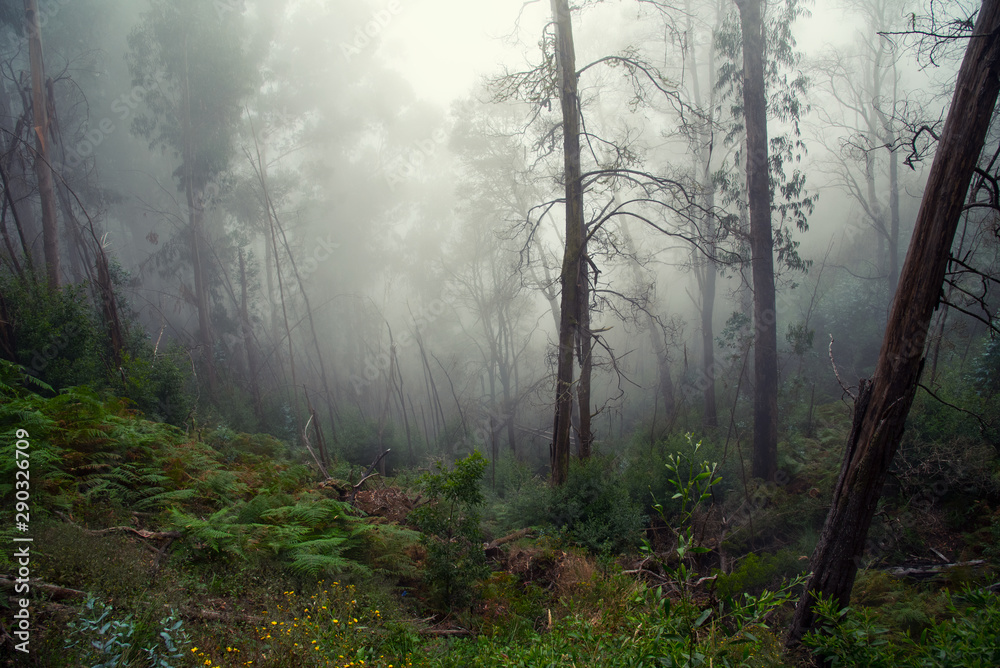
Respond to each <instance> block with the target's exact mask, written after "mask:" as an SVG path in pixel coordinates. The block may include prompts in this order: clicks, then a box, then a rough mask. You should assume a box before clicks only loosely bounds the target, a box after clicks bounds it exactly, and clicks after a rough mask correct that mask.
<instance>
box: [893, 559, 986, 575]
mask: <svg viewBox="0 0 1000 668" xmlns="http://www.w3.org/2000/svg"><path fill="white" fill-rule="evenodd" d="M985 563H986V562H985V561H984V560H982V559H973V560H972V561H959V562H957V563H954V564H941V565H939V566H914V567H912V568H907V567H905V566H900V567H897V568H887V569H885V572H886V573H888V574H889V575H892V576H893V577H897V578H916V579H923V578H931V577H934V576H935V575H940V574H941V573H944V572H946V571H949V570H951V569H952V568H961V567H963V566H982V565H983V564H985Z"/></svg>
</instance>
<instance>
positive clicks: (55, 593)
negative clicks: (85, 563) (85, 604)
mask: <svg viewBox="0 0 1000 668" xmlns="http://www.w3.org/2000/svg"><path fill="white" fill-rule="evenodd" d="M17 584H18V583H17V582H16V581H15V580H14V578H13V576H10V575H0V588H3V589H10V590H13V589H14V587H15V586H16V585H17ZM28 586H29V587H30V588H31V589H34V590H35V591H42V592H45V593H46V594H48V595H49V596H51V597H52V599H53V600H56V601H61V600H64V599H67V598H86V597H87V592H85V591H80V590H79V589H70V588H69V587H60V586H59V585H53V584H48V583H45V582H39V581H38V580H35V579H29V580H28Z"/></svg>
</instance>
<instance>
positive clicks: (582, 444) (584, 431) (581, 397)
mask: <svg viewBox="0 0 1000 668" xmlns="http://www.w3.org/2000/svg"><path fill="white" fill-rule="evenodd" d="M581 211H582V207H581ZM580 237H581V239H582V241H581V248H580V252H581V254H582V255H583V258H582V259H581V261H580V279H579V281H580V282H579V286H580V297H579V300H578V302H577V308H578V309H579V317H578V319H577V322H578V323H579V324H578V326H577V328H576V339H577V357H578V358H579V361H580V382H579V383H577V387H576V403H577V407H578V408H579V409H580V431H579V433H578V434H577V442H578V446H579V451H578V454H579V456H580V459H587V458H589V457H590V449H591V446H592V445H593V444H594V432H593V429H592V428H591V426H590V421H591V418H592V417H593V415H592V414H591V412H590V378H591V375H592V374H593V370H594V360H593V351H594V340H593V338H591V334H590V278H589V271H588V269H589V263H588V262H587V257H586V255H587V230H586V229H581V231H580Z"/></svg>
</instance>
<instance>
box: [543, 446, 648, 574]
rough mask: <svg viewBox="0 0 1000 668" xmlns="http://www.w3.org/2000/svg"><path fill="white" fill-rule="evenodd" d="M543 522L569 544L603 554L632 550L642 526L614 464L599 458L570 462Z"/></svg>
mask: <svg viewBox="0 0 1000 668" xmlns="http://www.w3.org/2000/svg"><path fill="white" fill-rule="evenodd" d="M545 519H546V520H547V521H548V522H549V523H551V524H552V525H553V526H555V527H557V528H559V529H561V530H562V531H563V532H564V534H565V536H566V538H567V539H569V540H570V541H571V542H573V543H575V544H577V545H580V546H582V547H585V548H587V549H588V550H590V551H591V552H593V553H595V554H605V555H607V554H612V553H621V552H629V551H635V550H636V549H637V548H638V547H639V545H640V544H641V540H642V531H643V529H644V528H645V525H646V516H645V515H644V514H643V512H642V506H641V505H639V504H638V503H636V502H634V501H633V500H632V499H631V498H630V497H629V494H628V490H627V488H626V486H625V484H624V482H623V480H622V476H621V473H619V472H617V471H616V470H615V468H614V461H613V460H611V459H606V458H602V457H591V458H590V459H588V460H585V461H574V462H572V463H571V465H570V470H569V476H568V477H567V479H566V482H565V483H563V484H562V485H560V486H559V487H557V488H554V489H552V490H551V493H550V497H549V501H548V506H547V508H546V518H545Z"/></svg>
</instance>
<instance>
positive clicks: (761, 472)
mask: <svg viewBox="0 0 1000 668" xmlns="http://www.w3.org/2000/svg"><path fill="white" fill-rule="evenodd" d="M735 2H736V6H737V7H739V9H740V23H741V26H742V31H743V109H744V117H745V121H746V133H747V196H748V199H749V203H750V256H751V259H750V266H751V270H752V275H753V314H754V381H755V382H754V411H753V412H754V421H753V475H754V477H756V478H763V479H764V480H768V481H773V480H774V476H775V474H776V473H777V472H778V335H777V327H776V322H775V320H776V311H775V305H774V299H775V297H774V237H773V235H772V233H771V186H770V183H769V180H768V179H769V170H768V161H767V99H766V97H765V94H764V22H763V14H762V7H761V0H735Z"/></svg>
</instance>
